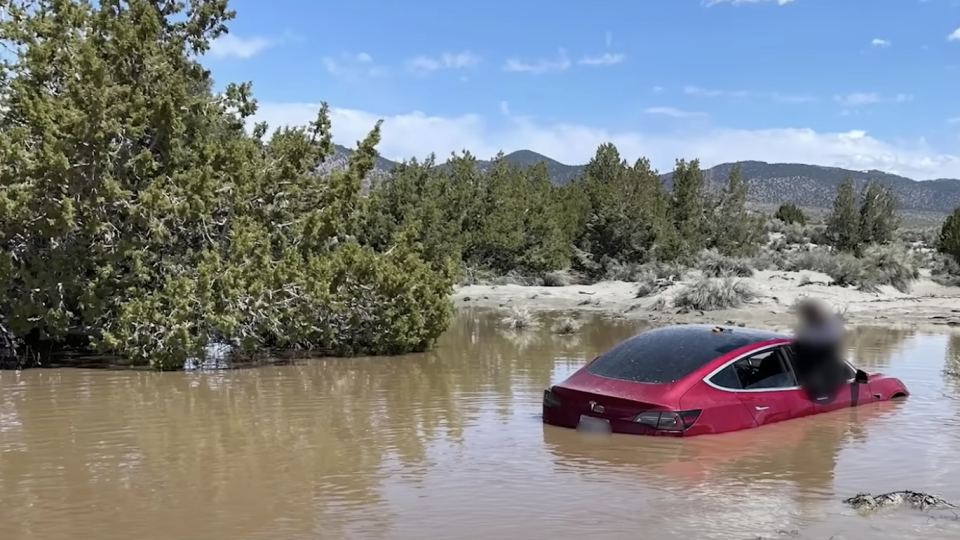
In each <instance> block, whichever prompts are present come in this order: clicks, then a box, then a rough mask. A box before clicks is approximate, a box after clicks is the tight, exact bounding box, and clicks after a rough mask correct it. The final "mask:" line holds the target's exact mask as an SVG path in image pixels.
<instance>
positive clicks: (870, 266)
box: [860, 245, 920, 293]
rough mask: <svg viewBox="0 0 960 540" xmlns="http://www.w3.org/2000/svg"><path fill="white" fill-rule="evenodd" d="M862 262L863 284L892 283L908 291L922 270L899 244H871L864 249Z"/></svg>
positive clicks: (899, 288)
mask: <svg viewBox="0 0 960 540" xmlns="http://www.w3.org/2000/svg"><path fill="white" fill-rule="evenodd" d="M862 263H863V266H862V268H863V275H862V276H861V279H860V285H861V286H869V285H872V284H876V285H890V286H892V287H893V288H894V289H896V290H898V291H900V292H902V293H908V292H910V287H911V285H913V282H914V281H916V280H917V279H918V278H919V277H920V270H919V269H918V268H917V266H916V264H915V263H914V261H913V260H911V258H910V255H909V254H908V253H907V251H906V250H905V249H903V247H901V246H899V245H886V246H870V247H869V248H867V249H866V250H865V251H864V254H863V259H862Z"/></svg>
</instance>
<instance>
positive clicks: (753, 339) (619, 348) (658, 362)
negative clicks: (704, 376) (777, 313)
mask: <svg viewBox="0 0 960 540" xmlns="http://www.w3.org/2000/svg"><path fill="white" fill-rule="evenodd" d="M788 337H789V336H787V335H786V334H781V333H777V332H771V331H769V330H759V329H756V328H745V327H739V326H716V325H709V324H683V325H672V326H664V327H660V328H654V329H652V330H647V331H645V332H641V333H639V334H637V335H635V336H633V337H631V338H628V339H626V340H624V341H622V342H620V343H619V344H617V345H615V346H614V347H612V348H610V349H608V350H606V351H604V352H603V353H601V354H600V355H599V356H597V357H596V358H595V359H594V360H593V361H592V362H590V363H589V364H588V365H587V366H586V368H585V369H586V371H587V372H588V373H590V374H592V375H596V376H600V377H606V378H610V379H617V380H621V381H628V382H638V383H650V384H663V383H670V382H674V381H678V380H680V379H682V378H684V377H687V376H689V375H692V374H693V373H695V372H697V371H698V370H700V369H701V368H703V367H704V366H707V365H710V364H712V363H713V362H714V361H716V360H718V359H720V358H721V357H723V356H724V355H726V354H728V353H730V352H732V351H735V350H738V349H742V348H744V347H749V346H750V345H753V344H756V343H764V342H770V341H774V340H785V339H787V338H788Z"/></svg>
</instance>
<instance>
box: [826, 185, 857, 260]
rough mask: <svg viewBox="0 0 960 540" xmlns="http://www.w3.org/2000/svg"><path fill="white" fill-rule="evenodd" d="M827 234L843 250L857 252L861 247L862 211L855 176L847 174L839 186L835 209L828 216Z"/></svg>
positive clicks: (834, 204)
mask: <svg viewBox="0 0 960 540" xmlns="http://www.w3.org/2000/svg"><path fill="white" fill-rule="evenodd" d="M826 232H827V235H828V236H829V237H830V240H831V243H832V244H833V246H834V247H836V248H837V249H839V250H841V251H849V252H855V251H857V250H859V249H860V243H861V240H860V212H859V210H858V209H857V194H856V192H855V191H854V188H853V178H851V177H850V176H847V177H846V178H844V179H843V180H842V181H841V182H840V184H839V185H838V186H837V196H836V198H834V200H833V210H832V211H831V212H830V215H829V216H827V230H826Z"/></svg>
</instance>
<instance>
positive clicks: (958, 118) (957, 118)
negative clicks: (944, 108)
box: [947, 116, 960, 124]
mask: <svg viewBox="0 0 960 540" xmlns="http://www.w3.org/2000/svg"><path fill="white" fill-rule="evenodd" d="M947 123H948V124H960V116H955V117H953V118H947Z"/></svg>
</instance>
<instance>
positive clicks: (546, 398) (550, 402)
mask: <svg viewBox="0 0 960 540" xmlns="http://www.w3.org/2000/svg"><path fill="white" fill-rule="evenodd" d="M543 406H544V407H550V408H557V407H559V406H560V397H559V396H557V395H556V394H554V393H553V391H551V390H544V391H543Z"/></svg>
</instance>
